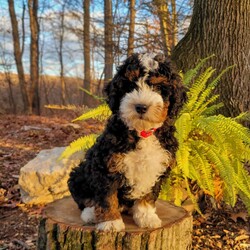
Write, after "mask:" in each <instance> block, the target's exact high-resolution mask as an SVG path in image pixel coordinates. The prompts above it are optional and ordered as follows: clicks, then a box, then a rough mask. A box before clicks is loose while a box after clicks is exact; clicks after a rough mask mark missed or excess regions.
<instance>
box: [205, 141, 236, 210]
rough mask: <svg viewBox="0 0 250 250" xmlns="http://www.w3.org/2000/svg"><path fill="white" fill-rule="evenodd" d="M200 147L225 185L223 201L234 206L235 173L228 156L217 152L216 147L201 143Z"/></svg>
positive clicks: (222, 152)
mask: <svg viewBox="0 0 250 250" xmlns="http://www.w3.org/2000/svg"><path fill="white" fill-rule="evenodd" d="M201 147H203V150H204V152H206V157H207V158H208V160H209V161H210V162H211V163H212V164H214V165H215V166H216V169H217V170H218V172H219V175H220V176H221V178H222V179H223V181H224V183H225V190H224V191H225V199H226V200H225V201H226V202H228V203H229V204H230V205H232V206H234V205H235V203H236V200H237V192H236V188H235V187H236V186H237V185H236V183H235V178H232V177H233V176H235V171H234V169H233V167H232V165H231V162H230V160H229V159H228V155H227V154H226V153H225V152H224V151H221V150H219V148H218V147H215V146H214V145H211V144H208V143H206V142H203V144H202V145H201Z"/></svg>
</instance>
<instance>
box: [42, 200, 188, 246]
mask: <svg viewBox="0 0 250 250" xmlns="http://www.w3.org/2000/svg"><path fill="white" fill-rule="evenodd" d="M156 209H157V214H158V216H159V217H160V218H161V220H162V227H161V228H157V229H142V228H138V227H137V226H136V225H135V223H134V222H133V218H132V216H131V215H122V217H123V220H124V223H125V226H126V229H125V230H124V231H121V232H101V231H97V230H95V228H94V226H83V225H82V222H81V219H80V210H79V209H78V208H77V205H76V204H75V202H74V201H73V199H72V198H71V197H66V198H63V199H61V200H58V201H55V202H53V203H51V204H49V205H48V206H47V207H46V208H45V209H44V212H43V218H42V219H41V220H40V225H39V235H38V247H37V249H39V250H45V249H49V250H54V249H56V250H58V249H68V250H78V249H84V250H115V249H116V250H137V249H140V250H142V249H145V250H146V249H147V250H151V249H152V250H185V249H191V243H192V216H191V215H190V214H189V213H188V212H187V211H186V210H184V209H183V208H181V207H176V206H174V205H173V204H171V203H168V202H165V201H161V200H158V201H157V202H156Z"/></svg>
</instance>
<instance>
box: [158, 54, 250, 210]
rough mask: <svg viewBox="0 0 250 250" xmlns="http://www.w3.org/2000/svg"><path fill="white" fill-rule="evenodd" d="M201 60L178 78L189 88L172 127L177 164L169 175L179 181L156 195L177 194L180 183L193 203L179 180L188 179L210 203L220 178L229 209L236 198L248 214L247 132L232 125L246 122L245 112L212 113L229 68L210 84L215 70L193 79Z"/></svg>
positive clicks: (249, 149)
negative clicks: (230, 113)
mask: <svg viewBox="0 0 250 250" xmlns="http://www.w3.org/2000/svg"><path fill="white" fill-rule="evenodd" d="M206 61H207V59H206V58H205V59H204V60H202V61H201V63H200V64H199V65H198V66H197V67H196V68H195V69H194V70H191V72H187V73H186V74H185V75H184V76H183V77H184V79H183V82H184V83H185V84H186V85H187V86H189V87H190V88H189V92H188V97H189V99H188V102H187V103H186V104H185V105H184V107H183V110H182V112H181V114H180V115H179V117H178V119H177V121H176V123H175V125H176V129H177V131H176V138H177V140H178V141H179V149H178V151H177V153H176V160H177V164H176V166H175V167H174V168H173V170H172V171H173V172H174V174H175V176H182V178H175V179H173V180H172V182H171V179H170V181H168V190H167V192H166V191H165V190H164V188H165V186H164V185H163V188H162V192H161V193H163V194H164V197H167V196H168V195H169V194H171V193H172V192H175V189H177V190H178V192H180V190H181V187H183V184H185V190H186V191H187V192H188V194H189V196H190V198H191V200H192V201H193V202H195V196H193V195H192V192H191V191H190V187H189V184H188V182H187V181H184V182H183V180H185V179H186V178H188V179H191V180H193V181H195V182H196V183H197V184H198V186H199V187H200V188H201V189H202V190H203V191H204V192H205V193H206V194H208V195H210V196H212V197H214V198H215V199H216V194H217V193H218V190H216V188H218V187H215V185H214V183H216V181H218V180H220V181H221V183H222V184H223V185H222V186H221V189H222V190H221V191H222V192H221V193H222V195H223V197H222V198H223V200H224V201H225V202H226V203H228V204H230V205H232V206H234V205H235V203H236V201H237V198H238V196H239V197H241V199H242V201H243V202H244V204H245V205H246V208H247V209H248V211H249V212H250V210H249V208H250V187H249V185H250V184H249V183H250V175H249V173H248V171H247V170H246V169H245V168H244V165H243V164H242V163H243V162H247V161H250V131H249V129H247V128H246V127H244V126H242V125H241V124H239V123H238V122H242V121H246V120H247V121H249V120H250V114H249V113H243V114H240V115H239V116H237V117H235V118H229V117H224V116H223V115H216V113H217V112H218V110H219V108H221V107H222V106H223V104H222V103H216V101H217V100H218V97H219V96H218V95H213V90H214V89H215V87H216V86H217V84H218V83H219V80H220V78H221V77H222V75H223V74H225V73H226V72H227V71H228V70H230V69H231V68H232V67H233V66H231V67H228V68H227V69H225V70H223V71H222V72H221V73H220V74H219V75H218V76H217V77H216V78H215V79H214V80H212V81H211V82H210V83H209V82H208V81H209V79H211V78H212V76H213V74H214V72H215V70H214V69H213V68H212V67H209V68H207V69H206V70H205V71H204V72H203V73H202V74H201V75H200V76H198V77H195V78H194V79H193V78H192V77H194V76H196V74H197V72H198V70H197V68H198V69H199V68H200V67H201V66H203V64H204V63H205V62H206ZM191 76H192V77H191ZM185 77H187V78H186V79H185ZM176 197H177V196H176ZM180 197H181V195H180V194H179V193H178V197H177V198H178V200H177V203H180V200H179V199H180ZM217 199H218V197H217ZM196 205H197V204H196Z"/></svg>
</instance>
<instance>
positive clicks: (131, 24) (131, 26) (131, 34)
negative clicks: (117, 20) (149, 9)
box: [127, 0, 136, 56]
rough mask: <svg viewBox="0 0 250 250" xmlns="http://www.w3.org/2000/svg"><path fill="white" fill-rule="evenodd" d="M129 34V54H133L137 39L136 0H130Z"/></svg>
mask: <svg viewBox="0 0 250 250" xmlns="http://www.w3.org/2000/svg"><path fill="white" fill-rule="evenodd" d="M129 14H130V16H129V36H128V52H127V56H129V55H131V54H132V53H133V51H134V40H135V14H136V10H135V0H129Z"/></svg>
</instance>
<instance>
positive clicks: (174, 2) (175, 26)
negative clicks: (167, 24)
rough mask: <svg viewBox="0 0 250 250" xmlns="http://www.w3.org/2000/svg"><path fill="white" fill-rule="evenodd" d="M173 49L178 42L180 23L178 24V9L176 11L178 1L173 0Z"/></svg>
mask: <svg viewBox="0 0 250 250" xmlns="http://www.w3.org/2000/svg"><path fill="white" fill-rule="evenodd" d="M171 9H172V13H171V46H170V47H171V51H172V50H173V49H174V47H175V46H176V44H177V36H178V24H177V11H176V1H175V0H171Z"/></svg>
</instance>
